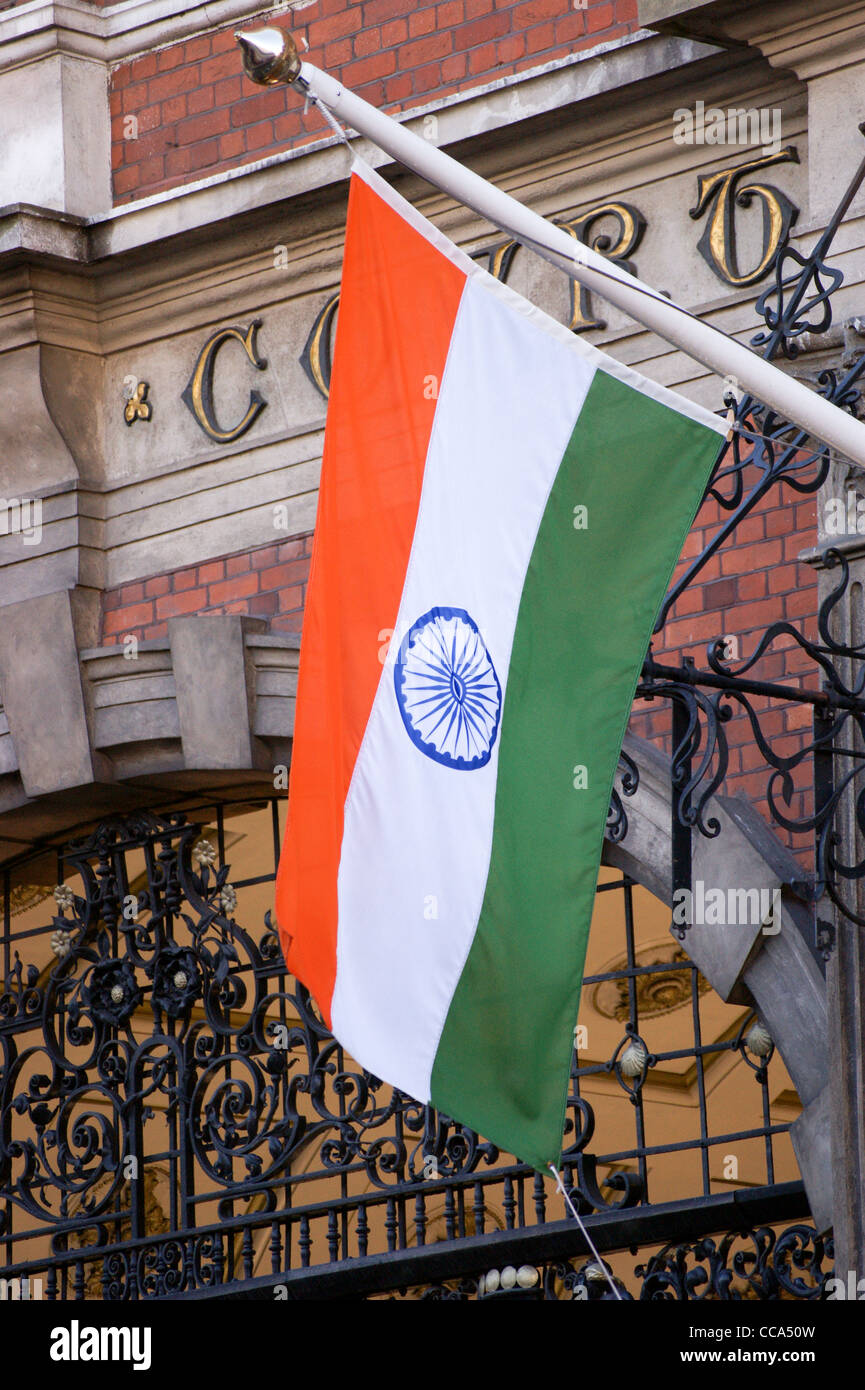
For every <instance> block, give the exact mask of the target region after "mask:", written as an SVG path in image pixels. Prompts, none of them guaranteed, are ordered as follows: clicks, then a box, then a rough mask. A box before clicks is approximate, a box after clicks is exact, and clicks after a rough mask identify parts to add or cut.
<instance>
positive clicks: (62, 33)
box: [0, 0, 306, 70]
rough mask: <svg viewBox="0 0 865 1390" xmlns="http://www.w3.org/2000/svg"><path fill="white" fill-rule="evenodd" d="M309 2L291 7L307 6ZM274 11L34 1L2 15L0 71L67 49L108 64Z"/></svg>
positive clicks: (230, 4) (257, 6) (212, 0)
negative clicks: (98, 5)
mask: <svg viewBox="0 0 865 1390" xmlns="http://www.w3.org/2000/svg"><path fill="white" fill-rule="evenodd" d="M304 8H306V6H305V4H304V3H302V0H301V3H297V4H293V5H287V6H286V7H285V11H284V15H287V14H290V12H291V10H299V11H300V10H303V9H304ZM256 15H269V16H271V17H272V15H273V6H272V5H271V6H267V5H262V3H261V0H206V3H205V2H204V0H198V3H193V4H185V3H184V2H183V0H123V3H122V4H118V5H107V6H104V7H103V8H100V9H97V8H96V7H94V6H93V5H92V4H86V3H84V0H30V3H29V4H25V5H16V6H14V7H13V8H12V9H10V10H5V11H4V12H3V13H2V14H0V70H3V69H5V68H10V67H17V66H20V65H21V64H24V63H32V62H35V61H37V60H38V59H40V58H44V57H46V56H47V55H49V54H52V53H68V54H72V55H74V56H76V57H79V58H89V59H92V60H94V61H96V62H101V63H105V64H107V65H109V66H111V65H113V64H114V63H119V62H122V61H123V60H124V59H128V58H134V57H137V56H138V54H140V53H149V52H153V51H154V50H155V49H157V48H162V47H165V46H166V45H168V44H171V43H177V42H179V41H180V40H182V39H186V38H190V37H192V36H194V35H195V34H199V33H202V32H204V31H206V30H210V29H214V28H217V27H218V26H219V25H222V24H232V23H235V22H237V21H239V20H247V19H251V18H253V17H254V16H256Z"/></svg>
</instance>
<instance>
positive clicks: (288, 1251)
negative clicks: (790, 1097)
mask: <svg viewBox="0 0 865 1390" xmlns="http://www.w3.org/2000/svg"><path fill="white" fill-rule="evenodd" d="M238 824H243V825H244V826H245V827H246V828H247V830H248V832H249V834H248V836H247V838H253V839H254V840H255V841H256V842H258V843H259V844H262V843H267V842H268V841H269V842H270V845H271V847H272V848H271V854H270V863H269V865H268V866H267V871H266V872H264V873H258V874H255V875H253V876H252V877H249V878H247V879H243V878H232V879H231V880H230V879H229V873H230V868H231V865H230V860H231V850H230V847H229V846H228V845H227V841H229V842H230V840H231V838H232V827H233V826H236V825H238ZM207 827H209V829H208V828H207ZM278 843H279V822H278V804H277V802H275V801H274V802H272V803H271V804H270V805H262V804H260V803H259V804H258V806H257V807H251V806H246V807H244V806H237V805H235V806H233V807H230V808H224V807H218V806H217V807H213V808H201V813H200V814H199V815H197V816H192V815H189V816H184V815H181V814H169V815H165V816H152V815H150V814H149V813H145V814H141V815H137V816H133V817H129V818H126V819H124V820H113V821H108V822H105V823H103V824H102V825H100V826H99V827H98V829H97V830H96V831H95V832H94V833H93V834H92V835H91V836H90V837H88V838H87V839H86V840H82V841H79V842H77V843H72V844H69V845H67V846H65V847H64V849H63V850H62V852H61V854H60V859H59V863H58V872H57V882H58V885H59V886H58V887H57V888H56V889H55V892H54V896H55V898H56V900H57V902H56V910H55V912H54V914H53V916H52V915H51V914H50V912H49V902H47V901H43V902H42V903H39V902H36V903H30V902H28V893H29V895H30V897H31V898H32V897H33V896H34V895H35V896H37V897H38V896H40V891H39V890H36V889H32V888H31V889H29V890H23V889H19V890H18V891H17V893H16V889H15V888H14V887H13V885H12V878H13V875H12V873H11V871H8V872H7V874H6V878H5V883H4V893H3V902H4V935H3V948H4V953H5V959H4V973H5V980H6V988H5V992H4V994H3V997H2V1000H0V1034H2V1038H3V1043H4V1089H3V1102H2V1104H3V1109H2V1136H3V1137H2V1148H0V1163H2V1189H3V1194H4V1200H3V1208H2V1227H0V1241H2V1242H3V1248H4V1257H5V1258H4V1265H5V1266H6V1268H5V1270H4V1274H5V1277H6V1279H7V1280H14V1279H18V1278H20V1277H22V1276H24V1277H26V1278H28V1279H29V1281H30V1285H31V1287H33V1284H34V1281H37V1280H38V1281H42V1284H43V1290H44V1295H45V1296H46V1297H48V1298H73V1299H82V1298H99V1299H141V1298H160V1297H176V1296H190V1295H198V1296H202V1295H207V1296H214V1295H216V1294H217V1292H221V1293H227V1294H230V1293H235V1294H237V1293H239V1292H243V1291H245V1292H248V1293H255V1292H257V1293H259V1294H264V1295H265V1296H268V1297H273V1296H274V1289H277V1296H280V1295H281V1294H282V1293H284V1294H285V1295H287V1296H289V1295H290V1296H292V1297H294V1296H309V1295H311V1294H319V1295H339V1294H343V1295H354V1296H357V1295H358V1294H361V1293H365V1294H366V1295H367V1296H369V1295H373V1294H376V1293H378V1294H382V1293H386V1292H387V1291H394V1290H399V1289H402V1290H405V1289H408V1288H411V1289H417V1290H422V1291H423V1294H424V1296H442V1297H469V1296H474V1295H475V1294H476V1293H477V1292H478V1282H479V1276H481V1275H486V1278H485V1279H484V1281H483V1283H482V1285H481V1289H480V1291H481V1296H483V1297H491V1296H500V1293H501V1290H502V1281H503V1280H504V1285H505V1288H506V1289H507V1286H508V1285H509V1283H510V1281H511V1277H513V1280H514V1281H515V1287H516V1288H517V1290H519V1289H520V1283H516V1280H517V1271H519V1280H520V1281H521V1282H522V1284H523V1285H525V1287H524V1288H523V1289H522V1296H527V1297H542V1296H546V1297H603V1296H605V1291H607V1292H608V1289H607V1285H606V1283H605V1281H604V1280H603V1279H601V1281H600V1282H599V1281H598V1279H597V1275H598V1273H599V1271H598V1270H597V1268H596V1267H595V1266H594V1265H593V1264H592V1262H591V1261H587V1260H586V1258H585V1257H580V1255H579V1251H580V1249H581V1241H580V1238H579V1235H578V1233H577V1232H576V1230H575V1227H574V1225H573V1222H571V1221H569V1220H566V1219H564V1218H565V1214H564V1211H563V1209H562V1207H561V1205H560V1203H559V1200H558V1199H557V1198H556V1197H555V1196H554V1195H552V1188H551V1186H550V1184H549V1183H545V1182H544V1180H543V1179H542V1178H541V1177H540V1176H539V1175H537V1174H536V1173H534V1172H533V1171H532V1170H531V1169H529V1168H526V1167H525V1166H523V1165H520V1164H517V1163H515V1162H514V1161H513V1160H511V1159H509V1158H508V1157H507V1156H503V1155H500V1154H499V1153H498V1152H497V1151H496V1150H495V1149H494V1148H493V1147H492V1146H491V1145H489V1144H487V1143H484V1142H482V1141H481V1140H479V1139H478V1137H477V1136H476V1135H474V1134H473V1133H471V1132H470V1131H468V1130H466V1129H464V1128H463V1127H461V1126H459V1125H455V1124H452V1123H451V1122H450V1121H449V1120H447V1119H446V1117H444V1116H442V1115H438V1114H436V1112H434V1111H433V1110H431V1109H429V1108H427V1107H424V1106H421V1105H419V1104H417V1103H416V1102H414V1101H413V1100H411V1099H409V1098H407V1097H405V1096H402V1095H400V1094H399V1093H397V1092H394V1091H393V1090H392V1089H391V1088H390V1087H388V1086H385V1085H383V1084H382V1083H381V1082H379V1081H378V1080H376V1079H375V1078H374V1077H371V1076H369V1075H368V1074H366V1073H364V1072H361V1071H360V1070H358V1069H356V1068H355V1067H354V1066H353V1065H352V1064H351V1062H350V1061H349V1060H347V1059H346V1057H345V1055H344V1053H343V1051H342V1049H341V1048H340V1047H339V1045H338V1044H337V1043H336V1042H335V1041H334V1039H333V1038H332V1037H331V1036H330V1034H329V1033H328V1031H327V1029H326V1028H325V1027H324V1025H323V1023H322V1021H321V1019H320V1018H319V1017H318V1015H317V1013H316V1010H315V1008H314V1005H313V1004H312V1002H311V1000H310V998H309V996H308V994H307V993H306V991H304V990H303V989H301V988H299V987H298V986H297V985H296V984H295V982H294V981H293V980H292V979H291V978H290V977H287V976H286V975H285V973H284V967H283V964H282V958H281V954H280V950H279V945H278V941H277V938H276V936H275V934H274V932H273V930H272V927H271V924H270V921H269V920H264V921H261V920H259V921H258V922H256V921H253V920H249V918H248V917H247V916H246V915H245V913H244V907H245V905H248V906H251V904H252V902H253V901H254V900H255V898H256V896H257V893H256V890H260V889H261V888H262V885H266V884H267V882H268V881H269V880H271V879H272V877H273V874H274V872H275V865H276V856H277V853H278ZM22 874H23V876H24V877H25V878H26V876H27V875H26V866H23V865H22V866H19V869H18V870H17V872H16V875H15V876H16V877H17V878H19V879H20V878H21V877H22ZM48 891H49V890H47V889H42V890H41V894H47V893H48ZM637 891H640V892H642V891H643V890H636V889H635V887H634V885H633V884H632V883H631V882H630V880H628V879H623V878H622V877H621V876H619V875H617V874H616V875H612V874H607V875H606V876H605V881H603V882H602V883H601V884H600V885H599V894H601V895H606V897H607V898H608V899H611V898H612V897H613V896H614V897H615V899H616V900H617V906H618V911H617V912H616V913H615V914H614V916H615V918H616V926H617V939H615V940H614V939H612V937H610V939H609V940H608V941H605V943H604V949H605V951H607V952H609V953H610V954H611V955H612V954H613V953H615V960H614V961H613V965H612V967H611V968H609V969H607V970H604V971H601V972H598V973H595V974H589V975H587V977H586V981H585V990H586V991H588V992H589V993H590V994H593V995H595V996H597V995H598V994H599V992H600V1008H601V1010H602V1011H603V1012H605V1016H608V1017H610V1018H611V1019H612V1020H614V1021H615V1027H616V1028H620V1029H621V1033H620V1039H619V1043H618V1045H617V1046H616V1047H615V1049H614V1050H613V1051H612V1053H611V1055H610V1056H609V1057H608V1058H607V1059H606V1061H605V1062H603V1063H601V1062H597V1061H596V1062H593V1063H588V1064H587V1063H581V1061H580V1054H579V1052H575V1056H574V1067H573V1086H572V1094H571V1099H570V1104H569V1107H568V1122H567V1133H566V1140H565V1143H566V1153H565V1162H564V1172H565V1175H566V1179H567V1182H568V1185H569V1187H570V1188H571V1189H572V1191H573V1194H574V1196H575V1198H576V1199H578V1200H579V1201H580V1203H581V1206H582V1209H583V1211H584V1212H586V1213H589V1212H594V1213H595V1216H594V1217H593V1218H592V1224H593V1231H594V1236H595V1239H596V1240H597V1241H598V1243H599V1246H600V1247H602V1248H603V1249H604V1250H605V1251H613V1250H616V1249H622V1248H627V1247H634V1248H636V1247H645V1246H646V1245H650V1246H651V1244H653V1243H663V1241H664V1240H666V1241H667V1247H666V1248H665V1249H664V1250H663V1251H662V1252H660V1253H654V1254H653V1253H652V1252H651V1249H650V1251H649V1255H650V1258H648V1259H646V1258H644V1259H643V1260H642V1266H643V1269H642V1287H643V1289H644V1291H645V1292H646V1294H647V1295H650V1296H656V1295H658V1294H659V1293H662V1292H663V1293H664V1294H666V1295H668V1296H669V1295H671V1294H672V1295H674V1296H676V1297H686V1296H690V1295H692V1294H694V1293H695V1292H697V1293H705V1292H706V1291H707V1289H710V1290H712V1291H714V1294H715V1295H716V1296H717V1295H718V1294H720V1293H722V1292H723V1291H724V1290H725V1289H727V1288H728V1286H729V1285H730V1283H731V1282H734V1283H737V1284H746V1285H748V1287H749V1288H750V1289H751V1290H753V1291H754V1292H756V1293H757V1294H758V1295H759V1296H762V1297H773V1296H777V1293H778V1290H779V1289H780V1288H783V1289H785V1290H786V1291H787V1292H788V1293H789V1294H798V1295H801V1296H813V1294H814V1293H815V1291H816V1290H817V1288H818V1286H819V1277H820V1261H821V1257H822V1254H823V1252H822V1249H821V1246H820V1243H819V1242H816V1243H815V1241H814V1239H813V1233H811V1232H809V1230H808V1228H807V1227H805V1226H801V1225H796V1226H794V1227H793V1228H791V1229H790V1230H788V1231H787V1232H786V1234H785V1235H783V1236H782V1237H781V1238H780V1240H778V1241H776V1240H775V1238H774V1236H773V1234H772V1233H771V1232H770V1230H769V1229H768V1224H767V1223H769V1222H777V1221H783V1220H785V1219H790V1218H794V1217H797V1216H800V1215H805V1213H806V1211H807V1207H806V1204H805V1200H804V1195H803V1193H802V1188H801V1184H799V1183H790V1182H788V1183H782V1184H779V1183H776V1181H775V1171H774V1146H775V1144H776V1143H777V1142H778V1139H779V1137H780V1136H782V1135H783V1134H784V1132H785V1131H786V1128H787V1126H786V1124H778V1123H773V1122H772V1117H771V1114H770V1107H769V1099H768V1088H767V1085H766V1082H767V1077H768V1072H769V1068H770V1067H771V1066H772V1065H773V1059H772V1053H771V1044H770V1045H769V1046H768V1047H765V1046H763V1047H761V1046H760V1043H759V1041H758V1042H755V1040H754V1038H753V1037H752V1036H751V1035H750V1034H749V1032H748V1020H745V1021H743V1023H742V1024H741V1025H740V1026H739V1027H738V1028H737V1029H736V1030H735V1032H734V1033H733V1034H732V1035H731V1036H728V1037H724V1038H723V1039H722V1040H720V1041H705V1040H703V1038H702V1037H701V1032H700V1017H701V1009H700V1006H701V1000H704V999H705V997H706V991H707V986H706V984H705V981H702V980H701V978H700V976H699V975H698V972H697V971H696V969H695V968H694V966H693V965H691V964H690V962H689V961H688V960H687V957H686V956H685V955H684V953H683V952H676V951H675V949H673V950H671V951H670V952H669V953H668V956H667V958H665V959H662V960H657V961H641V960H640V959H639V958H638V957H639V952H638V949H637V943H636V936H635V922H636V911H637V908H636V905H635V893H636V892H637ZM16 909H17V911H16ZM22 921H24V922H26V925H19V923H20V922H22ZM34 921H39V922H40V925H39V926H33V925H32V923H33V922H34ZM671 946H672V947H673V948H674V947H675V943H671ZM595 1002H596V1004H597V1003H598V1000H597V999H596V1001H595ZM673 1009H679V1010H680V1011H684V1015H685V1016H687V1015H688V1014H690V1018H691V1024H690V1030H689V1032H688V1036H687V1045H686V1047H684V1048H682V1047H678V1048H676V1049H675V1050H671V1051H669V1052H663V1051H661V1050H659V1049H658V1050H656V1051H655V1052H654V1053H650V1052H649V1049H648V1046H647V1044H646V1043H645V1041H644V1040H643V1037H642V1034H641V1029H642V1030H643V1031H645V1021H646V1018H647V1017H652V1016H653V1015H655V1016H657V1015H659V1014H665V1013H669V1012H670V1010H673ZM755 1049H756V1050H755ZM722 1053H723V1054H729V1057H730V1059H735V1060H736V1064H737V1066H738V1068H739V1072H740V1073H741V1076H742V1081H741V1083H740V1084H742V1085H746V1084H751V1085H753V1086H755V1087H756V1089H757V1091H758V1093H759V1094H760V1097H761V1100H760V1105H759V1117H758V1119H757V1121H756V1123H754V1124H752V1125H751V1126H750V1127H749V1128H743V1129H741V1130H737V1131H735V1132H730V1131H729V1130H728V1131H726V1132H724V1131H715V1132H713V1130H712V1127H711V1125H710V1123H709V1117H708V1110H707V1100H706V1088H705V1084H704V1079H705V1073H706V1069H707V1067H709V1066H710V1065H711V1064H712V1062H713V1060H714V1059H716V1058H717V1057H718V1056H719V1055H720V1054H722ZM685 1055H686V1056H687V1061H688V1064H689V1065H691V1066H693V1068H694V1069H695V1073H696V1076H697V1078H698V1081H697V1093H698V1104H697V1106H696V1108H695V1110H694V1120H695V1129H694V1132H693V1134H692V1135H691V1137H688V1138H686V1139H684V1140H681V1141H679V1142H678V1143H670V1142H661V1143H657V1142H651V1141H650V1137H647V1134H646V1125H645V1103H644V1095H643V1087H644V1083H645V1080H646V1077H647V1075H648V1073H649V1070H650V1068H651V1067H657V1066H659V1065H663V1064H664V1063H666V1062H668V1061H669V1060H670V1059H671V1058H674V1057H675V1058H676V1059H677V1060H681V1059H682V1058H683V1057H684V1056H685ZM600 1073H603V1075H605V1076H606V1077H608V1078H609V1079H610V1080H611V1081H613V1079H614V1084H615V1086H616V1088H617V1089H618V1091H619V1093H620V1095H621V1101H622V1104H623V1105H624V1106H625V1107H626V1108H627V1110H628V1111H629V1112H630V1114H631V1116H632V1119H631V1126H630V1127H631V1135H632V1137H631V1138H629V1139H628V1141H627V1142H626V1143H624V1144H622V1145H621V1146H620V1147H618V1148H617V1149H615V1150H613V1151H608V1152H604V1151H603V1150H604V1139H603V1135H602V1134H598V1133H597V1132H596V1129H595V1113H594V1109H593V1105H592V1102H591V1100H590V1099H589V1097H588V1095H587V1092H586V1087H587V1085H590V1083H591V1081H592V1079H593V1078H595V1077H597V1076H598V1074H600ZM748 1141H758V1142H759V1143H760V1145H761V1146H762V1150H763V1173H762V1184H761V1185H760V1187H759V1189H758V1190H757V1191H752V1190H751V1189H748V1190H746V1193H745V1196H746V1197H747V1199H748V1200H746V1201H743V1200H742V1195H741V1194H740V1193H737V1192H736V1190H735V1189H734V1190H733V1191H732V1194H727V1195H725V1194H723V1193H722V1194H720V1195H719V1194H718V1193H717V1191H716V1192H714V1193H713V1191H712V1186H713V1184H712V1182H711V1180H710V1164H709V1157H710V1154H711V1153H712V1152H713V1151H715V1150H717V1149H718V1147H719V1146H722V1147H723V1148H729V1147H730V1146H731V1145H739V1146H742V1145H743V1144H746V1143H747V1142H748ZM685 1151H687V1152H688V1153H692V1154H693V1155H695V1156H696V1158H697V1165H696V1167H695V1169H694V1171H695V1174H696V1173H697V1172H698V1173H699V1176H698V1177H697V1179H696V1181H695V1183H694V1187H693V1190H691V1191H688V1192H686V1193H682V1194H681V1198H680V1200H678V1201H677V1202H674V1203H666V1204H663V1205H661V1206H660V1207H658V1206H653V1205H652V1197H653V1193H652V1190H651V1176H650V1175H651V1169H652V1165H653V1163H654V1162H655V1161H656V1160H657V1159H658V1158H659V1157H660V1156H662V1155H667V1156H670V1155H674V1154H677V1153H682V1152H685ZM715 1187H717V1184H715ZM752 1214H756V1221H757V1226H758V1227H759V1229H753V1228H752V1224H753V1223H752ZM727 1228H730V1229H735V1230H736V1231H737V1233H738V1237H737V1239H735V1240H734V1239H729V1240H727V1241H724V1242H721V1243H718V1244H713V1243H712V1242H711V1241H708V1240H707V1239H706V1237H707V1236H708V1235H709V1234H710V1233H711V1232H714V1231H716V1230H718V1229H720V1230H722V1231H724V1230H726V1229H727ZM671 1239H672V1241H673V1244H672V1245H670V1243H669V1242H670V1240H671ZM700 1267H703V1268H704V1269H705V1270H706V1272H707V1280H708V1282H707V1283H706V1285H705V1286H704V1285H703V1283H702V1282H701V1281H700V1277H699V1273H698V1272H697V1273H695V1271H698V1270H699V1268H700ZM502 1268H504V1270H505V1271H506V1272H505V1273H504V1274H501V1273H499V1272H498V1271H500V1270H501V1269H502ZM491 1269H492V1270H493V1273H492V1274H490V1270H491ZM509 1271H510V1272H509ZM638 1278H639V1276H638ZM689 1280H690V1281H691V1282H690V1283H689ZM694 1281H696V1282H694ZM632 1282H633V1281H631V1280H629V1281H628V1283H632ZM752 1296H753V1295H752Z"/></svg>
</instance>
